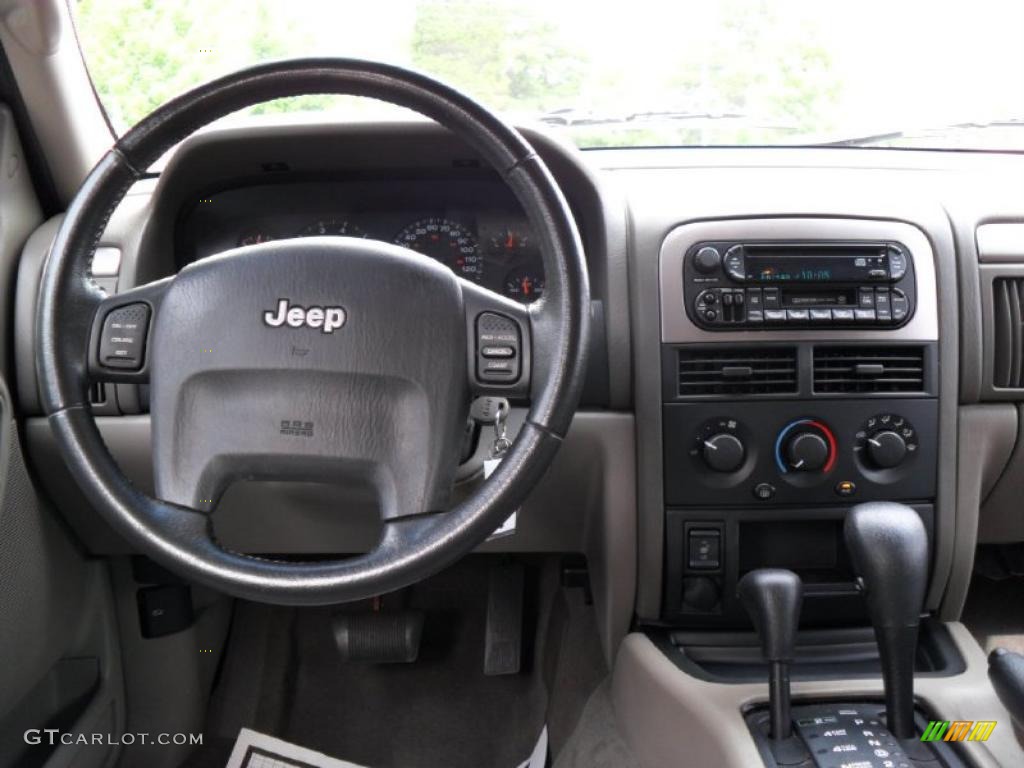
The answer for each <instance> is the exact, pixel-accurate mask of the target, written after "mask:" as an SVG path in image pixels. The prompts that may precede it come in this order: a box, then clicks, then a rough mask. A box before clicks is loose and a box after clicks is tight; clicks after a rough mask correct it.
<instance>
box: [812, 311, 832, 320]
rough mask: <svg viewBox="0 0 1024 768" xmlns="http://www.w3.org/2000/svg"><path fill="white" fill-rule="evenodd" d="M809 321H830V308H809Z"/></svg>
mask: <svg viewBox="0 0 1024 768" xmlns="http://www.w3.org/2000/svg"><path fill="white" fill-rule="evenodd" d="M811 322H812V323H831V322H832V310H830V309H812V310H811Z"/></svg>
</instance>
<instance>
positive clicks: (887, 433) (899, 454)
mask: <svg viewBox="0 0 1024 768" xmlns="http://www.w3.org/2000/svg"><path fill="white" fill-rule="evenodd" d="M867 448H868V457H869V458H870V459H871V463H872V464H874V465H875V466H876V467H878V468H879V469H892V468H893V467H898V466H899V465H900V464H902V463H903V459H904V458H906V456H907V442H906V440H904V439H903V438H902V437H901V436H900V435H898V434H897V433H895V432H893V431H892V430H891V429H886V430H882V431H881V432H876V433H875V434H873V435H872V436H871V437H869V438H868V443H867Z"/></svg>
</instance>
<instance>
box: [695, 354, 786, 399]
mask: <svg viewBox="0 0 1024 768" xmlns="http://www.w3.org/2000/svg"><path fill="white" fill-rule="evenodd" d="M796 391H797V356H796V348H794V347H778V348H772V347H768V348H763V347H762V348H758V349H737V348H730V349H722V350H701V349H680V350H679V396H680V397H687V396H689V395H774V394H794V393H796Z"/></svg>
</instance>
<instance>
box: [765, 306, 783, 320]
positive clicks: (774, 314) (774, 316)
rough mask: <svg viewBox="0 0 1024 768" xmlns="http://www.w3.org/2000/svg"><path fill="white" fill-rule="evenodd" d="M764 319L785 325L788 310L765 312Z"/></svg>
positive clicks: (769, 310) (767, 310)
mask: <svg viewBox="0 0 1024 768" xmlns="http://www.w3.org/2000/svg"><path fill="white" fill-rule="evenodd" d="M764 319H765V321H766V322H769V323H784V322H786V310H784V309H766V310H765V311H764Z"/></svg>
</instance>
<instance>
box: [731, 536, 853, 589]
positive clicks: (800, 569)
mask: <svg viewBox="0 0 1024 768" xmlns="http://www.w3.org/2000/svg"><path fill="white" fill-rule="evenodd" d="M738 527H739V566H738V568H739V576H742V575H743V574H745V573H747V572H748V571H753V570H756V569H757V568H786V569H788V570H791V571H795V572H796V573H797V574H798V575H799V576H800V578H801V579H803V581H804V585H805V587H806V586H807V585H810V584H844V583H845V584H851V583H852V582H853V579H854V575H853V568H852V566H851V565H850V559H849V557H848V556H847V554H846V547H845V546H844V544H843V521H842V520H802V521H783V520H776V521H773V522H764V521H759V520H756V521H755V520H748V521H744V522H741V523H739V526H738Z"/></svg>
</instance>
